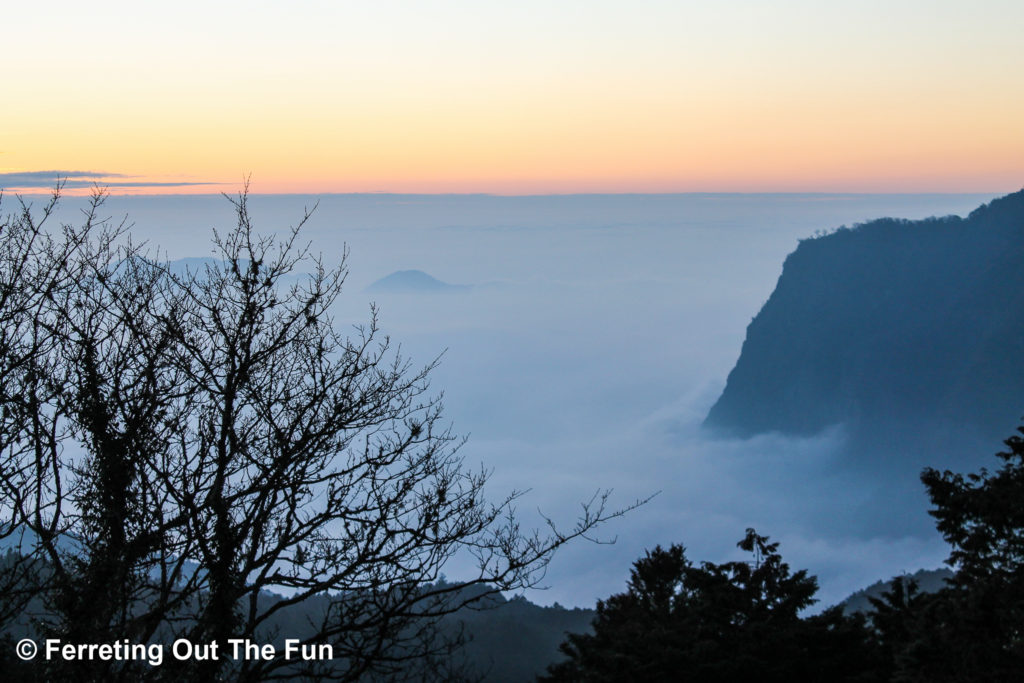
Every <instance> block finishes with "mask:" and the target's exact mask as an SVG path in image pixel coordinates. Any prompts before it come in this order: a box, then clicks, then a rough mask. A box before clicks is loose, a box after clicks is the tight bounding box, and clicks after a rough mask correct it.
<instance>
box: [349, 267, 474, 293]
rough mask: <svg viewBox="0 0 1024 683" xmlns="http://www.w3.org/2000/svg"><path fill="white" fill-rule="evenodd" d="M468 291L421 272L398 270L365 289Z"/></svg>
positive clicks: (378, 290) (466, 287) (463, 287)
mask: <svg viewBox="0 0 1024 683" xmlns="http://www.w3.org/2000/svg"><path fill="white" fill-rule="evenodd" d="M468 289H469V286H468V285H450V284H448V283H447V282H441V281H440V280H438V279H437V278H435V277H432V276H430V275H427V274H426V273H424V272H423V271H422V270H398V271H395V272H394V273H391V274H390V275H388V276H386V277H382V278H381V279H379V280H377V281H376V282H374V283H373V284H372V285H370V286H369V287H367V288H366V291H368V292H389V293H406V292H409V293H411V292H460V291H466V290H468Z"/></svg>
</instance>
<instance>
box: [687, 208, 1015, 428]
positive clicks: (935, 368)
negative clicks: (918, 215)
mask: <svg viewBox="0 0 1024 683" xmlns="http://www.w3.org/2000/svg"><path fill="white" fill-rule="evenodd" d="M1021 415H1024V191H1021V192H1018V193H1015V194H1012V195H1009V196H1007V197H1003V198H1001V199H997V200H995V201H993V202H991V203H990V204H987V205H985V206H982V207H981V208H979V209H977V210H975V211H974V212H973V213H971V214H970V216H969V217H967V218H966V219H961V218H958V217H948V218H941V219H928V220H924V221H904V220H894V219H883V220H877V221H872V222H870V223H867V224H864V225H860V226H857V227H855V228H853V229H840V230H838V231H836V232H833V233H831V234H828V235H826V236H824V237H818V238H814V239H808V240H805V241H803V242H801V243H800V245H799V247H798V248H797V249H796V251H794V252H793V253H792V254H790V255H789V257H788V258H787V259H786V261H785V264H784V266H783V272H782V275H781V276H780V278H779V281H778V284H777V285H776V288H775V291H774V292H773V293H772V295H771V298H769V300H768V302H767V303H766V304H765V305H764V308H762V309H761V311H760V313H758V315H757V317H755V318H754V320H753V321H752V322H751V323H750V326H749V327H748V328H747V337H746V340H745V342H744V344H743V349H742V351H741V354H740V358H739V360H738V361H737V363H736V366H735V368H734V369H733V370H732V372H731V373H730V374H729V378H728V382H727V385H726V387H725V390H724V391H723V393H722V395H721V397H720V398H719V399H718V401H717V403H715V405H714V406H713V407H712V409H711V411H710V412H709V414H708V416H707V419H706V420H705V425H706V426H707V427H710V428H713V429H715V430H717V431H720V432H726V433H731V434H735V435H740V436H749V435H753V434H757V433H761V432H769V431H778V432H782V433H788V434H798V435H807V434H812V433H815V432H818V431H820V430H821V429H823V428H825V427H828V426H830V425H833V424H836V423H845V424H846V425H847V426H848V427H849V428H850V429H851V430H852V431H853V433H855V434H861V435H870V434H873V433H887V431H888V430H891V429H893V428H896V427H898V426H900V425H902V426H907V427H910V428H912V429H915V430H922V429H926V430H927V429H934V430H936V436H939V435H941V434H945V435H950V434H958V433H961V434H963V433H972V434H975V435H979V436H981V437H984V438H985V439H989V438H993V437H1005V436H1009V435H1010V434H1011V433H1012V431H1013V428H1014V427H1015V426H1016V424H1018V421H1019V419H1020V417H1021ZM997 443H998V442H997Z"/></svg>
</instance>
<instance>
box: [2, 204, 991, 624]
mask: <svg viewBox="0 0 1024 683" xmlns="http://www.w3.org/2000/svg"><path fill="white" fill-rule="evenodd" d="M993 196H994V195H979V194H971V195H814V194H807V195H802V194H785V195H778V194H765V195H750V194H686V195H568V196H536V197H498V196H486V195H434V196H429V195H408V196H406V195H325V196H323V197H320V198H317V197H310V196H298V195H281V196H271V195H254V196H252V197H251V198H250V210H251V212H252V216H253V220H254V223H255V226H256V227H257V229H258V230H260V231H263V232H267V233H269V232H282V231H284V230H286V229H287V228H288V227H289V226H292V225H295V224H296V223H297V222H298V221H299V220H301V218H302V216H303V214H304V211H305V210H306V209H307V208H312V207H313V206H314V205H316V209H315V211H313V213H312V215H311V217H310V219H309V221H308V223H307V225H306V226H305V229H304V231H303V233H302V234H303V239H305V240H308V241H309V242H310V244H311V249H312V251H313V252H314V253H322V255H323V257H324V260H325V262H326V263H327V264H328V265H332V264H337V263H338V262H340V260H341V259H342V257H343V255H344V254H346V253H347V254H348V260H347V263H348V267H349V278H348V280H347V283H346V293H345V295H344V296H343V300H342V301H341V302H339V305H338V307H337V310H336V312H335V315H336V322H337V324H338V325H339V326H341V327H345V326H348V325H351V324H358V323H361V322H365V321H367V320H368V318H369V310H370V305H371V303H375V304H376V305H377V307H378V308H379V316H380V325H381V328H382V331H383V332H384V333H386V334H388V335H390V336H391V338H392V340H393V341H394V342H395V343H396V344H400V345H401V351H402V353H403V354H404V355H406V356H408V357H409V358H411V359H412V361H413V363H414V364H416V365H422V364H426V363H429V362H431V361H432V360H433V359H435V358H437V357H439V356H440V358H441V364H440V366H439V367H438V369H437V370H436V371H435V372H434V374H433V389H434V390H435V391H436V392H439V393H440V392H443V394H444V402H445V406H446V411H445V412H446V415H447V416H448V418H449V419H450V420H451V422H452V424H453V425H454V430H455V431H456V432H458V433H460V434H466V435H468V436H469V440H468V442H467V444H466V445H465V446H464V450H463V451H462V453H463V455H464V456H465V458H466V462H467V464H468V465H470V466H476V465H477V464H479V465H480V466H482V467H484V468H486V469H488V470H492V471H493V474H492V477H491V481H490V484H489V491H490V495H491V497H492V498H493V499H495V500H500V499H501V498H503V497H504V495H505V494H507V493H508V492H509V491H511V490H521V491H525V493H524V495H523V496H522V497H521V499H520V502H519V505H518V511H519V514H520V517H521V518H522V521H523V523H524V526H525V525H539V524H543V517H542V516H541V515H545V516H548V517H551V518H553V519H554V520H555V521H556V522H558V523H560V524H562V525H564V526H571V525H572V523H573V521H574V517H575V515H576V514H577V512H578V511H579V504H580V502H581V501H585V500H587V499H589V498H590V497H591V496H592V495H594V493H595V492H596V491H598V490H599V489H605V488H611V489H614V493H613V495H612V498H611V502H612V505H613V506H624V505H628V504H630V503H631V502H633V501H634V500H636V499H639V498H646V497H648V496H650V495H652V494H655V493H657V495H656V496H655V497H654V499H653V500H652V501H651V502H649V503H648V504H646V505H644V506H642V507H641V508H639V509H637V510H635V511H632V512H630V513H629V514H627V515H626V516H624V517H622V518H620V519H617V520H614V521H613V522H611V523H609V524H607V525H606V526H605V527H603V528H602V530H601V533H600V534H599V536H598V537H597V538H598V540H601V541H612V540H614V541H615V542H614V543H587V542H580V543H576V544H573V545H571V546H569V547H567V548H565V549H564V550H563V551H561V552H560V553H559V554H558V555H557V556H556V557H555V559H554V561H553V563H552V564H551V566H550V567H549V571H548V573H547V576H546V577H545V580H544V582H543V583H544V585H546V586H548V588H547V589H546V590H544V591H531V592H530V593H529V594H528V595H527V597H528V598H529V599H530V600H533V601H534V602H539V603H542V604H551V603H554V602H559V603H561V604H563V605H575V606H588V607H589V606H593V604H594V602H595V600H596V599H598V598H604V597H607V596H608V595H610V594H612V593H615V592H620V591H622V590H623V589H624V586H625V580H626V578H627V576H628V571H629V567H630V564H631V563H632V562H633V561H634V560H635V559H637V558H638V557H639V556H641V555H642V554H643V551H644V550H645V549H648V548H653V547H654V546H655V545H657V544H660V545H662V546H667V545H669V544H671V543H682V544H684V545H685V546H686V547H687V549H688V555H689V557H690V559H691V560H693V561H702V560H709V561H715V562H720V561H725V560H727V559H735V558H739V557H740V553H739V552H738V551H736V548H735V543H736V542H737V541H738V540H739V539H740V538H741V537H742V536H743V532H744V530H745V529H746V528H747V527H754V528H756V529H757V530H758V532H760V533H762V534H768V535H770V536H771V537H772V539H773V540H776V541H780V542H781V551H782V554H783V557H784V558H785V559H786V560H787V562H788V563H789V564H790V565H791V566H792V567H794V568H807V569H809V570H810V572H811V573H812V574H816V575H817V576H818V577H819V581H820V584H821V591H820V592H819V594H818V598H819V600H820V604H821V605H827V604H831V603H834V602H836V601H838V600H841V599H842V598H844V597H845V596H846V595H848V594H849V593H850V592H852V591H854V590H857V589H859V588H862V587H864V586H866V585H867V584H870V583H872V582H874V581H876V580H878V579H882V578H887V577H889V576H892V575H894V574H898V573H901V572H905V571H906V572H912V571H915V570H917V569H920V568H934V567H937V566H939V565H940V564H941V562H942V560H943V559H944V558H945V557H946V554H947V549H946V547H945V545H944V544H943V542H942V540H941V539H940V537H939V536H938V534H937V533H936V532H935V531H934V530H933V529H932V528H931V527H930V523H929V522H928V519H927V514H926V509H927V500H926V497H925V495H924V491H923V488H922V487H920V486H917V485H915V484H914V482H909V483H907V482H904V483H903V484H901V488H900V490H901V491H910V492H911V493H910V494H909V495H900V496H892V495H891V492H892V490H893V489H892V488H891V487H887V486H885V485H884V484H885V482H872V481H870V480H866V479H865V478H863V477H858V476H855V475H854V474H852V473H850V472H849V471H848V470H844V468H843V467H840V466H839V463H838V459H839V458H840V454H841V453H842V452H843V445H844V442H845V435H844V432H843V429H842V426H841V425H839V426H835V427H833V428H830V429H828V430H826V431H824V432H822V433H820V434H817V435H814V436H812V437H807V438H799V439H796V438H786V437H782V436H779V435H772V434H769V435H762V436H758V437H754V438H751V439H746V440H742V439H727V438H714V437H712V436H711V435H709V434H708V433H706V432H705V431H704V430H702V429H701V428H700V423H701V421H702V420H703V418H704V416H705V415H706V414H707V410H708V408H709V407H710V406H711V405H712V404H713V403H714V401H715V399H716V398H717V397H718V395H719V394H720V393H721V390H722V388H723V386H724V384H725V379H726V376H727V374H728V372H729V370H730V369H731V368H732V365H733V364H734V363H735V361H736V358H737V357H738V355H739V351H740V347H741V345H742V343H743V339H744V333H745V329H746V326H747V324H748V323H749V322H750V320H751V318H752V317H753V316H754V315H755V314H756V313H757V312H758V310H759V309H760V308H761V306H762V304H763V303H764V301H765V300H766V299H767V298H768V296H769V295H770V294H771V292H772V289H773V287H774V285H775V281H776V279H777V278H778V276H779V274H780V272H781V268H782V263H783V260H784V258H785V256H786V255H787V254H788V253H789V252H791V251H792V250H793V249H795V248H796V246H797V242H798V240H799V239H801V238H806V237H809V236H810V235H812V234H813V233H814V232H815V231H818V230H828V229H832V228H836V227H839V226H840V225H852V224H855V223H858V222H862V221H866V220H870V219H873V218H878V217H883V216H894V217H900V218H911V219H914V218H923V217H927V216H933V215H939V216H941V215H947V214H959V215H965V214H966V213H967V212H969V211H970V210H972V209H974V208H975V207H977V206H978V205H979V204H981V203H983V202H985V201H988V200H989V199H991V198H992V197H993ZM81 201H82V200H79V199H70V200H67V201H66V202H65V203H64V205H63V207H62V209H61V213H60V216H59V217H60V218H61V219H62V220H67V221H70V222H74V221H75V220H76V218H77V213H76V212H77V208H78V207H80V206H81ZM8 208H9V207H8ZM105 210H106V213H107V214H109V215H111V216H112V217H113V218H114V219H115V221H119V220H120V218H121V217H122V216H127V217H128V219H129V220H130V222H132V223H133V224H134V225H133V228H132V235H133V239H135V240H136V241H140V240H144V241H146V242H147V244H148V245H149V246H150V247H152V248H156V247H159V248H160V250H161V252H160V254H161V256H162V257H164V258H167V259H171V260H174V259H181V258H186V257H205V256H209V255H210V253H211V250H210V237H211V234H212V233H211V229H213V228H216V227H218V226H220V227H221V228H227V227H228V226H230V225H232V224H233V223H234V216H233V213H232V206H231V204H230V203H229V202H228V201H227V200H225V199H224V198H222V197H216V196H168V197H140V196H135V197H112V198H110V199H109V200H108V202H107V204H106V205H105ZM401 270H419V271H423V272H424V273H427V274H429V275H430V276H432V277H433V278H436V279H437V280H440V281H441V282H444V283H448V284H453V285H464V286H465V287H464V288H453V289H450V290H439V291H418V290H416V289H415V288H410V289H407V290H405V291H401V290H399V291H395V290H388V291H373V292H370V291H367V289H368V288H369V287H370V285H372V284H373V283H374V282H376V281H377V280H379V279H381V278H384V277H386V276H388V275H389V274H391V273H394V272H396V271H401ZM913 491H917V495H916V497H915V495H914V494H913ZM885 520H895V521H897V522H898V523H893V524H885V523H880V521H882V522H884V521H885ZM450 574H451V575H452V576H457V574H458V566H457V563H456V564H453V566H452V568H451V572H450Z"/></svg>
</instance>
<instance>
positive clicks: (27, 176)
mask: <svg viewBox="0 0 1024 683" xmlns="http://www.w3.org/2000/svg"><path fill="white" fill-rule="evenodd" d="M137 177H138V176H132V175H127V174H124V173H107V172H101V171H69V170H50V171H14V172H8V173H0V187H2V188H7V187H11V188H37V187H38V188H43V187H54V186H55V185H56V184H57V183H58V182H61V183H62V184H63V186H64V187H66V188H69V189H77V188H83V187H93V186H94V185H98V186H100V187H190V186H194V185H224V184H225V183H219V182H212V181H206V180H188V181H177V180H175V181H160V180H155V181H154V180H111V179H112V178H115V179H116V178H137Z"/></svg>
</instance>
